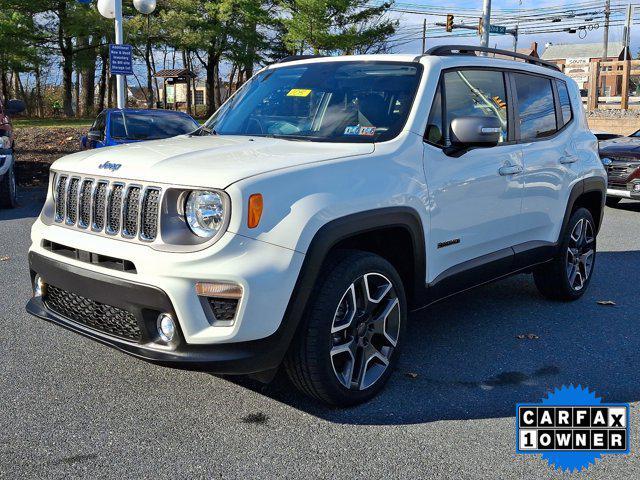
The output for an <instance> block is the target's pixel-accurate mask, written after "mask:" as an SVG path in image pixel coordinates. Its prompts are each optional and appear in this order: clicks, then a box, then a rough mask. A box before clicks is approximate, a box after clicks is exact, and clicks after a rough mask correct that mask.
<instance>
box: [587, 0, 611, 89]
mask: <svg viewBox="0 0 640 480" xmlns="http://www.w3.org/2000/svg"><path fill="white" fill-rule="evenodd" d="M610 16H611V0H605V2H604V33H603V37H602V61H603V62H606V61H607V57H608V56H609V17H610ZM598 73H599V72H598ZM598 77H599V75H598V76H596V79H597V78H598ZM589 88H595V89H596V97H595V98H596V99H597V98H598V93H597V92H598V85H589ZM606 91H607V76H606V75H603V76H602V92H603V93H604V92H606Z"/></svg>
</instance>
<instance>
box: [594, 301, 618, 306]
mask: <svg viewBox="0 0 640 480" xmlns="http://www.w3.org/2000/svg"><path fill="white" fill-rule="evenodd" d="M615 304H616V302H614V301H613V300H598V305H606V306H614V305H615Z"/></svg>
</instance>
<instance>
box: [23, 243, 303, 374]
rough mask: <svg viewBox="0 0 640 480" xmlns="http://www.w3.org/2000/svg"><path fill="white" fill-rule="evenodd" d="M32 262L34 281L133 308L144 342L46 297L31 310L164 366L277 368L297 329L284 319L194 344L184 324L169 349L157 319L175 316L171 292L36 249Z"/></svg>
mask: <svg viewBox="0 0 640 480" xmlns="http://www.w3.org/2000/svg"><path fill="white" fill-rule="evenodd" d="M29 265H30V269H31V277H32V279H33V278H34V277H35V275H36V274H39V275H41V276H42V277H43V278H44V279H45V281H47V280H46V279H51V280H50V282H51V285H55V286H56V287H58V288H60V289H64V290H65V291H69V292H73V293H74V294H77V295H80V296H82V297H86V298H90V299H92V300H95V301H97V302H100V303H103V304H106V305H110V306H113V307H117V308H121V309H123V310H126V311H128V312H132V313H133V314H134V315H135V317H136V320H137V321H138V324H139V326H140V329H141V330H142V337H141V340H140V342H133V341H129V340H126V339H123V338H119V337H115V336H113V335H109V334H107V333H105V332H102V331H99V330H96V329H94V328H90V327H88V326H86V325H84V324H82V323H79V322H76V321H73V320H71V319H69V318H66V317H64V316H62V315H60V314H58V313H56V312H54V311H53V310H51V309H50V308H49V307H48V306H47V302H46V297H45V299H43V298H41V297H34V298H32V299H31V300H30V301H29V303H28V304H27V307H26V308H27V312H29V313H30V314H32V315H35V316H36V317H39V318H42V319H44V320H47V321H49V322H52V323H55V324H57V325H60V326H62V327H64V328H67V329H69V330H71V331H74V332H76V333H79V334H81V335H84V336H85V337H88V338H91V339H93V340H96V341H98V342H100V343H103V344H105V345H108V346H110V347H113V348H116V349H118V350H120V351H122V352H124V353H127V354H129V355H132V356H134V357H137V358H140V359H142V360H146V361H149V362H152V363H155V364H159V365H162V366H166V367H173V368H181V369H188V370H202V371H208V372H212V373H221V374H251V373H258V372H262V371H266V370H272V369H274V368H277V367H278V365H279V364H280V362H281V361H282V358H283V357H284V354H285V353H286V349H287V347H288V344H289V341H290V339H291V336H292V328H288V325H287V322H282V324H281V325H280V328H278V330H277V331H276V332H275V333H274V334H272V335H270V336H269V337H266V338H264V339H260V340H253V341H246V342H235V343H220V344H212V345H197V344H196V345H193V344H188V343H187V342H186V341H185V339H184V336H183V333H182V331H181V329H180V327H179V326H178V331H177V340H176V342H175V344H174V345H173V346H172V347H167V346H166V345H161V344H160V343H158V342H157V336H156V333H155V331H154V325H155V320H154V319H155V318H156V317H157V315H158V313H159V312H166V313H171V314H172V315H174V318H175V311H174V308H173V305H172V303H171V301H170V299H169V297H168V296H167V294H166V293H165V292H163V291H162V290H160V289H159V288H156V287H151V286H148V285H143V284H140V283H136V282H133V281H130V280H123V279H120V278H117V277H113V276H110V275H106V274H102V273H99V272H95V271H91V270H87V269H82V268H79V267H76V266H74V265H70V264H67V263H64V262H60V261H57V260H54V259H51V258H47V257H45V256H42V255H39V254H37V253H34V252H31V253H30V254H29Z"/></svg>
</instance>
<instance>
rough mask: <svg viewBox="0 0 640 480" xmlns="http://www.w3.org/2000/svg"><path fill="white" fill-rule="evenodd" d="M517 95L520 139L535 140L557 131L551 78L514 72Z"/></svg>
mask: <svg viewBox="0 0 640 480" xmlns="http://www.w3.org/2000/svg"><path fill="white" fill-rule="evenodd" d="M513 78H514V81H515V86H516V93H517V96H518V105H517V110H516V111H517V118H518V119H519V121H520V139H521V140H536V139H539V138H544V137H548V136H549V135H553V134H554V133H556V132H557V131H558V126H557V124H556V109H555V104H554V101H553V90H552V88H551V80H550V79H549V78H546V77H540V76H537V75H528V74H526V73H514V74H513Z"/></svg>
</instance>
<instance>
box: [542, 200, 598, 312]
mask: <svg viewBox="0 0 640 480" xmlns="http://www.w3.org/2000/svg"><path fill="white" fill-rule="evenodd" d="M595 263H596V227H595V223H594V221H593V217H592V216H591V212H589V210H587V209H586V208H579V209H577V210H576V211H575V212H573V214H572V215H571V218H570V219H569V223H568V224H567V228H566V230H565V232H563V236H562V238H561V243H560V249H559V252H558V254H557V255H556V257H555V258H554V259H553V260H552V261H550V262H547V263H545V264H543V265H540V266H538V267H536V268H535V269H534V271H533V279H534V281H535V283H536V287H538V290H539V291H540V293H541V294H542V295H544V296H545V297H547V298H549V299H551V300H560V301H564V302H568V301H573V300H577V299H578V298H580V297H581V296H582V295H584V292H585V291H586V290H587V288H588V287H589V283H590V282H591V277H592V274H593V269H594V267H595Z"/></svg>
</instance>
